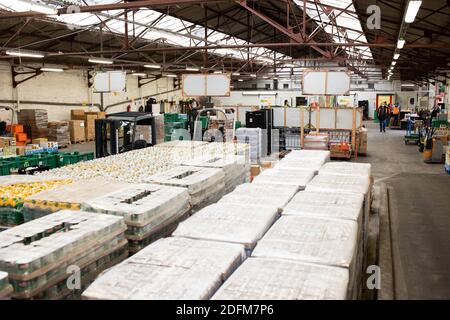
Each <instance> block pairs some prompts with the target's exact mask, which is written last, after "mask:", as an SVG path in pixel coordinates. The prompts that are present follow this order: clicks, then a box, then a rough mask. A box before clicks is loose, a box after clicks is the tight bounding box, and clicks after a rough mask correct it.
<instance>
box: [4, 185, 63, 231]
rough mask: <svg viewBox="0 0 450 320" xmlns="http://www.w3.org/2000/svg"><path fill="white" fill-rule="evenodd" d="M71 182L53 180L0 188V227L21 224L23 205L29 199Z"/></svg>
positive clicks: (22, 220)
mask: <svg viewBox="0 0 450 320" xmlns="http://www.w3.org/2000/svg"><path fill="white" fill-rule="evenodd" d="M71 182H72V181H71V180H55V181H38V182H29V183H16V184H10V185H4V186H0V226H5V227H12V226H16V225H19V224H21V223H23V222H24V214H23V212H24V203H25V201H27V199H28V198H29V197H32V196H33V195H35V194H38V193H40V192H43V191H46V190H49V189H53V188H56V187H58V186H61V185H66V184H70V183H71Z"/></svg>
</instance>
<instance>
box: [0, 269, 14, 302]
mask: <svg viewBox="0 0 450 320" xmlns="http://www.w3.org/2000/svg"><path fill="white" fill-rule="evenodd" d="M12 292H13V288H12V286H11V285H10V284H9V281H8V274H7V273H6V272H3V271H0V300H6V299H9V298H10V297H11V294H12Z"/></svg>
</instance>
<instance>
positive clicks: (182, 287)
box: [82, 238, 245, 300]
mask: <svg viewBox="0 0 450 320" xmlns="http://www.w3.org/2000/svg"><path fill="white" fill-rule="evenodd" d="M244 259H245V252H244V247H243V246H242V245H239V244H231V243H223V242H217V241H203V240H192V239H186V238H165V239H161V240H158V241H157V242H155V243H153V244H151V245H150V246H148V247H146V248H145V249H143V250H141V251H140V252H138V253H137V254H135V255H133V256H132V257H131V258H129V259H127V260H126V261H124V262H122V263H121V264H119V265H117V266H115V267H113V268H111V269H109V270H108V271H106V272H105V273H103V274H102V275H100V276H99V277H98V278H97V280H96V281H95V282H94V283H93V284H92V285H91V286H90V287H89V288H88V289H87V290H86V291H84V293H83V295H82V297H83V298H84V299H100V300H166V299H168V300H188V299H189V300H192V299H194V300H204V299H209V298H211V297H212V295H213V294H214V293H215V292H216V291H217V289H218V288H219V287H220V285H221V284H223V282H224V281H225V280H226V279H227V278H228V277H229V276H230V275H231V274H232V272H233V271H234V270H235V269H236V268H237V267H238V266H239V265H240V264H241V263H242V261H243V260H244Z"/></svg>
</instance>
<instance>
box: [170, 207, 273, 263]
mask: <svg viewBox="0 0 450 320" xmlns="http://www.w3.org/2000/svg"><path fill="white" fill-rule="evenodd" d="M277 218H278V208H277V207H276V206H247V205H245V204H222V203H220V204H219V203H217V204H214V205H211V206H208V207H206V208H204V209H202V210H200V211H199V212H197V213H196V214H195V215H194V216H192V217H190V218H189V219H187V220H186V221H183V222H182V223H180V225H179V226H178V228H177V229H176V230H175V231H174V232H173V234H172V235H173V236H175V237H183V238H189V239H197V240H212V241H222V242H228V243H238V244H241V245H243V246H244V247H245V249H246V252H247V253H248V254H250V253H251V251H252V250H253V248H254V247H255V246H256V244H257V242H258V240H259V239H261V237H262V236H263V235H264V234H265V233H266V232H267V230H268V229H269V228H270V227H271V226H272V224H273V223H274V222H275V220H276V219H277Z"/></svg>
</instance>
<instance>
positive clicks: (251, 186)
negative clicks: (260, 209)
mask: <svg viewBox="0 0 450 320" xmlns="http://www.w3.org/2000/svg"><path fill="white" fill-rule="evenodd" d="M296 193H297V187H296V186H290V185H276V184H273V185H271V184H262V183H261V184H257V183H245V184H241V185H240V186H237V187H236V189H234V191H233V192H231V193H229V194H227V195H225V196H224V197H223V198H222V199H220V201H219V203H223V204H241V205H256V206H261V205H265V206H271V207H277V208H278V210H279V212H281V211H282V210H283V208H284V207H285V206H286V205H287V204H288V202H289V201H290V200H291V199H292V197H293V196H294V195H295V194H296Z"/></svg>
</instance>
